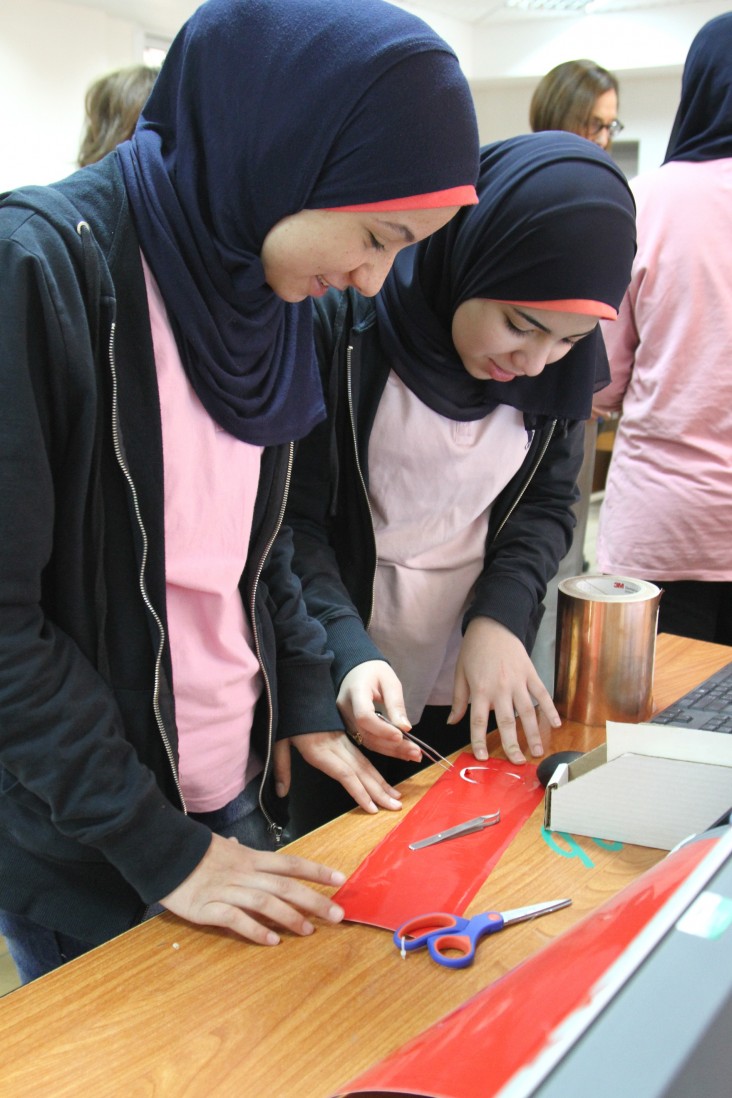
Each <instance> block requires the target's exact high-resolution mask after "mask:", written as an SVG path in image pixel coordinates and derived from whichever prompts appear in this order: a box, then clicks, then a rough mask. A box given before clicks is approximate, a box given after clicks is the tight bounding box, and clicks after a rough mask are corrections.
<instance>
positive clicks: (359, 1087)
mask: <svg viewBox="0 0 732 1098" xmlns="http://www.w3.org/2000/svg"><path fill="white" fill-rule="evenodd" d="M712 845H713V840H711V839H710V840H704V841H699V842H695V843H689V844H688V845H686V846H682V847H679V848H677V849H676V850H675V851H672V853H671V854H670V855H669V856H668V857H667V858H666V859H665V860H664V861H662V862H659V863H658V865H656V866H654V867H653V868H652V869H650V870H647V871H646V872H645V873H644V874H642V875H641V876H640V877H638V878H637V879H636V880H635V881H633V882H632V883H631V884H629V885H627V886H626V887H625V888H624V889H623V890H622V891H621V892H619V893H618V894H617V896H614V897H613V898H612V899H611V900H609V901H608V902H607V903H605V904H603V905H602V906H601V907H600V908H598V910H597V911H596V912H593V913H592V914H590V915H587V916H586V917H585V918H584V919H582V920H581V921H580V922H579V923H577V924H575V926H573V927H570V929H569V930H566V931H565V932H564V933H563V934H561V935H560V936H559V937H558V938H556V939H555V940H554V941H553V942H551V943H550V944H549V945H546V946H544V948H543V949H541V950H539V952H538V953H535V954H534V955H533V956H532V957H530V958H529V959H528V960H526V961H524V962H523V963H522V964H520V965H518V966H517V967H516V968H514V969H512V970H511V971H510V972H508V973H506V975H505V976H502V977H501V978H500V979H499V980H496V981H495V983H493V984H490V985H489V986H488V987H486V988H484V989H483V991H480V992H478V994H477V995H474V996H473V997H472V998H470V999H468V1000H467V1001H466V1002H465V1003H464V1004H463V1005H462V1006H461V1007H458V1008H457V1010H455V1011H453V1012H452V1013H451V1014H448V1015H446V1016H445V1017H444V1018H442V1019H440V1021H439V1022H437V1023H435V1025H433V1026H431V1027H430V1028H428V1029H426V1030H425V1031H424V1032H423V1033H421V1034H419V1035H418V1036H417V1037H414V1038H413V1039H412V1040H410V1041H408V1042H407V1044H405V1045H403V1046H402V1047H401V1048H399V1049H397V1050H396V1051H395V1052H393V1053H392V1054H391V1055H390V1056H388V1057H387V1058H386V1059H384V1060H382V1061H381V1062H380V1063H379V1064H376V1065H375V1066H374V1067H371V1068H369V1069H368V1070H367V1071H365V1072H364V1073H363V1074H362V1075H360V1076H358V1078H356V1079H353V1080H352V1081H351V1082H350V1083H348V1084H346V1086H344V1087H343V1088H342V1089H340V1090H338V1092H337V1096H336V1098H372V1096H374V1095H377V1094H378V1095H384V1096H385V1095H397V1096H399V1098H491V1096H493V1095H498V1094H499V1093H500V1094H503V1093H504V1087H510V1085H511V1083H512V1082H513V1081H515V1080H516V1079H518V1078H519V1077H520V1076H521V1073H522V1072H523V1071H525V1070H527V1069H530V1068H531V1066H532V1065H533V1064H535V1063H536V1061H537V1059H538V1057H539V1056H540V1055H541V1054H542V1053H543V1052H544V1051H545V1050H546V1049H549V1048H551V1046H552V1043H553V1041H555V1040H556V1039H557V1034H558V1033H559V1032H560V1027H562V1026H563V1025H566V1019H567V1018H568V1017H569V1016H570V1015H571V1014H572V1012H573V1011H577V1010H581V1009H583V1008H584V1007H586V1006H587V1005H588V1004H589V1003H591V1001H592V998H593V988H594V987H597V986H599V981H601V980H602V978H603V976H604V974H605V973H606V972H607V971H608V969H609V968H610V966H611V965H612V964H613V963H614V962H615V961H616V960H617V959H618V957H620V955H621V954H622V953H623V951H624V950H625V949H627V947H628V946H629V945H630V944H631V942H632V941H633V939H634V938H635V937H636V936H637V935H638V934H640V932H641V931H642V930H643V929H644V927H645V926H646V925H647V924H648V923H649V922H650V920H651V919H652V918H653V916H654V915H655V914H656V913H657V912H658V910H659V909H660V908H661V907H662V906H663V904H664V903H665V902H666V901H667V900H668V899H669V898H670V896H671V895H672V893H673V891H674V890H675V889H676V888H677V887H678V886H679V885H680V884H681V883H682V882H683V881H684V880H685V878H686V877H687V876H688V875H689V873H690V872H691V871H692V870H693V869H694V868H695V867H696V866H697V865H698V863H699V862H700V861H701V860H702V858H703V857H704V855H705V854H706V853H707V852H708V851H709V849H710V847H711V846H712ZM519 1089H520V1092H521V1093H525V1090H524V1089H523V1088H519ZM532 1092H533V1088H532Z"/></svg>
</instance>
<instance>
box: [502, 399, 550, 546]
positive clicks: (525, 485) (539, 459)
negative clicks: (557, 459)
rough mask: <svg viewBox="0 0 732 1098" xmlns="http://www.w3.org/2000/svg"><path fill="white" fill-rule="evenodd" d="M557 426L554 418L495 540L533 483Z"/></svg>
mask: <svg viewBox="0 0 732 1098" xmlns="http://www.w3.org/2000/svg"><path fill="white" fill-rule="evenodd" d="M556 426H557V421H556V419H553V420H552V426H551V430H550V431H549V433H548V434H547V436H546V441H545V442H544V444H543V446H542V447H541V450H540V451H539V453H538V454H537V457H536V461H535V462H534V464H533V466H532V468H531V470H530V471H529V474H528V476H527V477H526V480H525V481H524V483H523V485H522V488H521V491H520V492H519V493H518V494H517V496H516V498H515V499H514V501H513V503H512V504H511V506H510V507H509V509H508V511H507V512H506V514H505V515H504V516H503V520H502V522H501V525H500V526H499V527H498V529H497V530H496V532H495V534H494V535H493V540H494V541H495V540H496V538H497V537H498V535H499V534H500V532H501V530H502V529H503V527H504V526H505V525H506V523H507V522H508V520H509V519H510V517H511V515H512V514H513V513H514V511H515V510H516V508H517V507H518V505H519V503H520V502H521V500H522V499H523V497H524V494H525V492H526V489H527V488H528V487H529V485H530V484H531V482H532V480H533V479H534V475H535V473H536V470H537V469H538V468H539V466H540V465H541V462H542V458H543V457H544V454H545V453H546V452H547V449H548V447H549V443H550V442H551V440H552V439H553V438H554V431H555V429H556Z"/></svg>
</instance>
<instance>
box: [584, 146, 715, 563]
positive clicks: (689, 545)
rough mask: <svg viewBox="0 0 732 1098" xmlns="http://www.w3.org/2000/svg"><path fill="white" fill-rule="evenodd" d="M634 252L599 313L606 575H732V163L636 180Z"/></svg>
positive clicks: (600, 542)
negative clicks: (614, 304) (626, 282)
mask: <svg viewBox="0 0 732 1098" xmlns="http://www.w3.org/2000/svg"><path fill="white" fill-rule="evenodd" d="M632 188H633V193H634V195H635V198H636V202H637V205H638V252H637V254H636V257H635V261H634V263H633V274H632V278H631V283H630V288H629V290H628V292H627V294H626V296H625V299H624V300H623V303H622V305H621V307H620V315H619V317H618V319H617V320H616V321H615V322H614V323H605V322H603V335H604V338H605V343H606V346H607V351H608V357H609V359H610V370H611V372H612V379H613V380H612V383H611V384H610V385H609V386H608V388H607V389H602V390H601V391H600V392H599V393H597V394H596V395H595V404H596V405H597V406H598V407H600V408H601V409H603V410H607V411H617V410H619V409H621V408H622V413H623V414H622V417H621V419H620V424H619V427H618V433H617V436H616V441H615V444H614V447H613V456H612V461H611V463H610V471H609V473H608V477H607V485H606V488H605V499H604V501H603V504H602V507H601V509H600V524H599V528H598V535H597V559H598V562H599V564H600V567H601V568H602V570H603V571H605V572H615V573H620V574H624V575H630V576H639V577H641V578H647V579H658V580H661V581H663V580H668V581H669V582H671V581H674V580H697V581H701V582H717V583H729V582H730V580H732V553H730V531H732V351H730V348H731V347H732V292H731V289H730V288H731V287H732V158H727V159H724V160H708V161H702V162H699V163H696V162H688V163H687V162H684V161H671V162H670V163H668V164H664V165H663V167H662V168H658V169H656V170H655V171H653V172H649V173H647V174H645V175H642V176H638V178H637V179H635V180H633V183H632Z"/></svg>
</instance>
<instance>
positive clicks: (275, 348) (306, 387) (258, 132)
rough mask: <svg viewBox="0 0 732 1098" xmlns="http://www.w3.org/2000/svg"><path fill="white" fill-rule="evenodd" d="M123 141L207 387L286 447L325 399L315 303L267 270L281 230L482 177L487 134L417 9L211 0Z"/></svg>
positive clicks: (206, 396)
mask: <svg viewBox="0 0 732 1098" xmlns="http://www.w3.org/2000/svg"><path fill="white" fill-rule="evenodd" d="M117 155H118V156H119V159H120V164H121V167H122V172H123V175H124V180H125V186H126V190H127V194H128V197H129V201H130V206H131V209H132V215H133V218H134V221H135V226H136V228H137V232H138V236H139V239H140V245H141V248H142V251H143V253H144V255H145V259H146V260H147V262H148V264H149V266H150V268H151V270H152V272H153V274H154V275H155V279H156V281H157V283H158V285H159V287H160V291H161V293H162V296H163V300H164V301H165V304H166V308H167V310H168V314H169V318H170V321H171V325H172V327H173V331H174V333H175V337H176V342H177V345H178V348H179V351H180V354H181V359H182V361H183V364H184V367H185V369H186V372H187V374H188V377H189V380H190V382H191V384H192V385H193V388H194V389H195V391H196V393H197V395H198V397H199V399H200V400H201V402H202V404H203V405H204V407H205V408H206V409H207V411H208V412H209V414H210V415H211V416H212V417H213V418H214V419H215V420H216V421H217V422H218V423H219V424H220V425H221V426H222V427H224V428H225V429H226V430H227V431H229V432H230V433H231V434H232V435H234V436H235V437H237V438H240V439H243V440H245V441H248V442H252V443H255V444H259V445H271V444H275V443H280V442H286V441H290V440H293V439H297V438H300V437H302V436H303V435H305V434H306V433H307V432H308V431H309V430H310V429H311V428H312V427H313V426H314V425H315V424H316V423H317V422H318V421H319V420H320V419H321V418H322V417H323V415H324V404H323V397H322V393H321V390H320V383H319V380H318V373H317V369H316V366H315V360H314V350H313V338H312V314H311V303H310V302H309V301H304V302H302V303H301V304H288V303H286V302H284V301H282V300H281V299H280V298H278V297H277V296H276V295H275V294H274V293H273V291H272V290H271V289H270V288H269V287H268V286H267V284H266V283H265V281H264V270H263V267H262V263H261V260H260V251H261V247H262V243H263V241H264V238H265V237H266V235H267V233H268V232H269V230H270V229H271V228H272V227H273V226H274V225H275V224H276V223H277V222H279V221H281V220H282V219H283V218H284V217H287V216H289V215H291V214H295V213H298V212H299V211H300V210H303V209H333V208H338V207H343V206H354V205H358V204H365V203H378V202H386V201H393V200H394V199H402V198H404V199H410V200H411V207H410V208H416V207H415V196H420V195H425V196H430V195H434V192H438V191H452V190H453V188H456V187H465V188H468V190H471V189H472V187H473V184H474V182H475V178H476V176H477V170H478V164H477V160H478V138H477V127H476V122H475V112H474V108H473V104H472V99H471V96H470V91H469V88H468V85H467V82H466V80H465V77H464V76H463V74H462V72H461V71H460V67H459V64H458V62H457V59H456V57H455V55H454V54H453V52H452V51H451V50H450V49H449V47H448V46H447V45H446V44H445V43H444V42H443V41H442V39H441V38H439V36H438V35H436V34H435V33H434V31H432V30H431V29H430V28H429V27H428V26H427V24H426V23H424V22H423V21H422V20H420V19H418V18H416V17H415V16H413V15H411V14H409V13H408V12H405V11H403V10H401V9H399V8H396V7H394V6H393V5H391V4H389V3H386V2H384V0H286V2H284V3H283V2H282V0H207V2H206V3H204V4H203V5H202V6H201V7H200V8H199V9H198V11H197V12H196V13H195V14H194V15H193V16H192V17H191V19H190V20H189V21H188V22H187V23H186V24H185V25H184V27H183V28H182V30H181V31H180V33H179V34H178V36H177V37H176V39H175V40H174V42H173V44H172V46H171V48H170V51H169V53H168V55H167V57H166V59H165V62H164V64H163V67H162V70H161V72H160V75H159V76H158V79H157V81H156V84H155V87H154V89H153V91H152V94H151V96H150V98H149V100H148V102H147V104H146V105H145V107H144V109H143V112H142V115H141V117H140V121H139V123H138V126H137V129H136V131H135V133H134V135H133V137H132V139H131V140H130V141H129V142H125V143H124V144H123V145H121V146H119V148H118V151H117ZM447 204H453V203H447Z"/></svg>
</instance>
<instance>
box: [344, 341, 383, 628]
mask: <svg viewBox="0 0 732 1098" xmlns="http://www.w3.org/2000/svg"><path fill="white" fill-rule="evenodd" d="M352 354H353V344H352V343H351V344H349V345H348V347H347V348H346V388H347V392H348V416H349V419H350V422H351V438H352V440H353V453H354V457H355V459H356V470H357V472H358V476H359V480H360V481H361V489H362V491H363V497H364V500H365V501H366V509H367V511H368V513H369V522H370V524H371V540H372V542H373V546H374V570H373V574H372V576H371V597H370V600H369V612H368V614H367V615H366V622H365V627H366V629H368V628H369V626H370V625H371V618H372V616H373V613H374V601H375V598H376V572H377V569H378V567H379V554H378V551H377V548H376V531H375V530H374V513H373V511H372V510H371V501H370V499H369V494H368V491H367V490H366V480H365V478H364V475H363V472H362V470H361V462H360V461H359V459H358V437H357V434H356V416H355V413H354V410H353V378H352V373H353V369H352Z"/></svg>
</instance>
